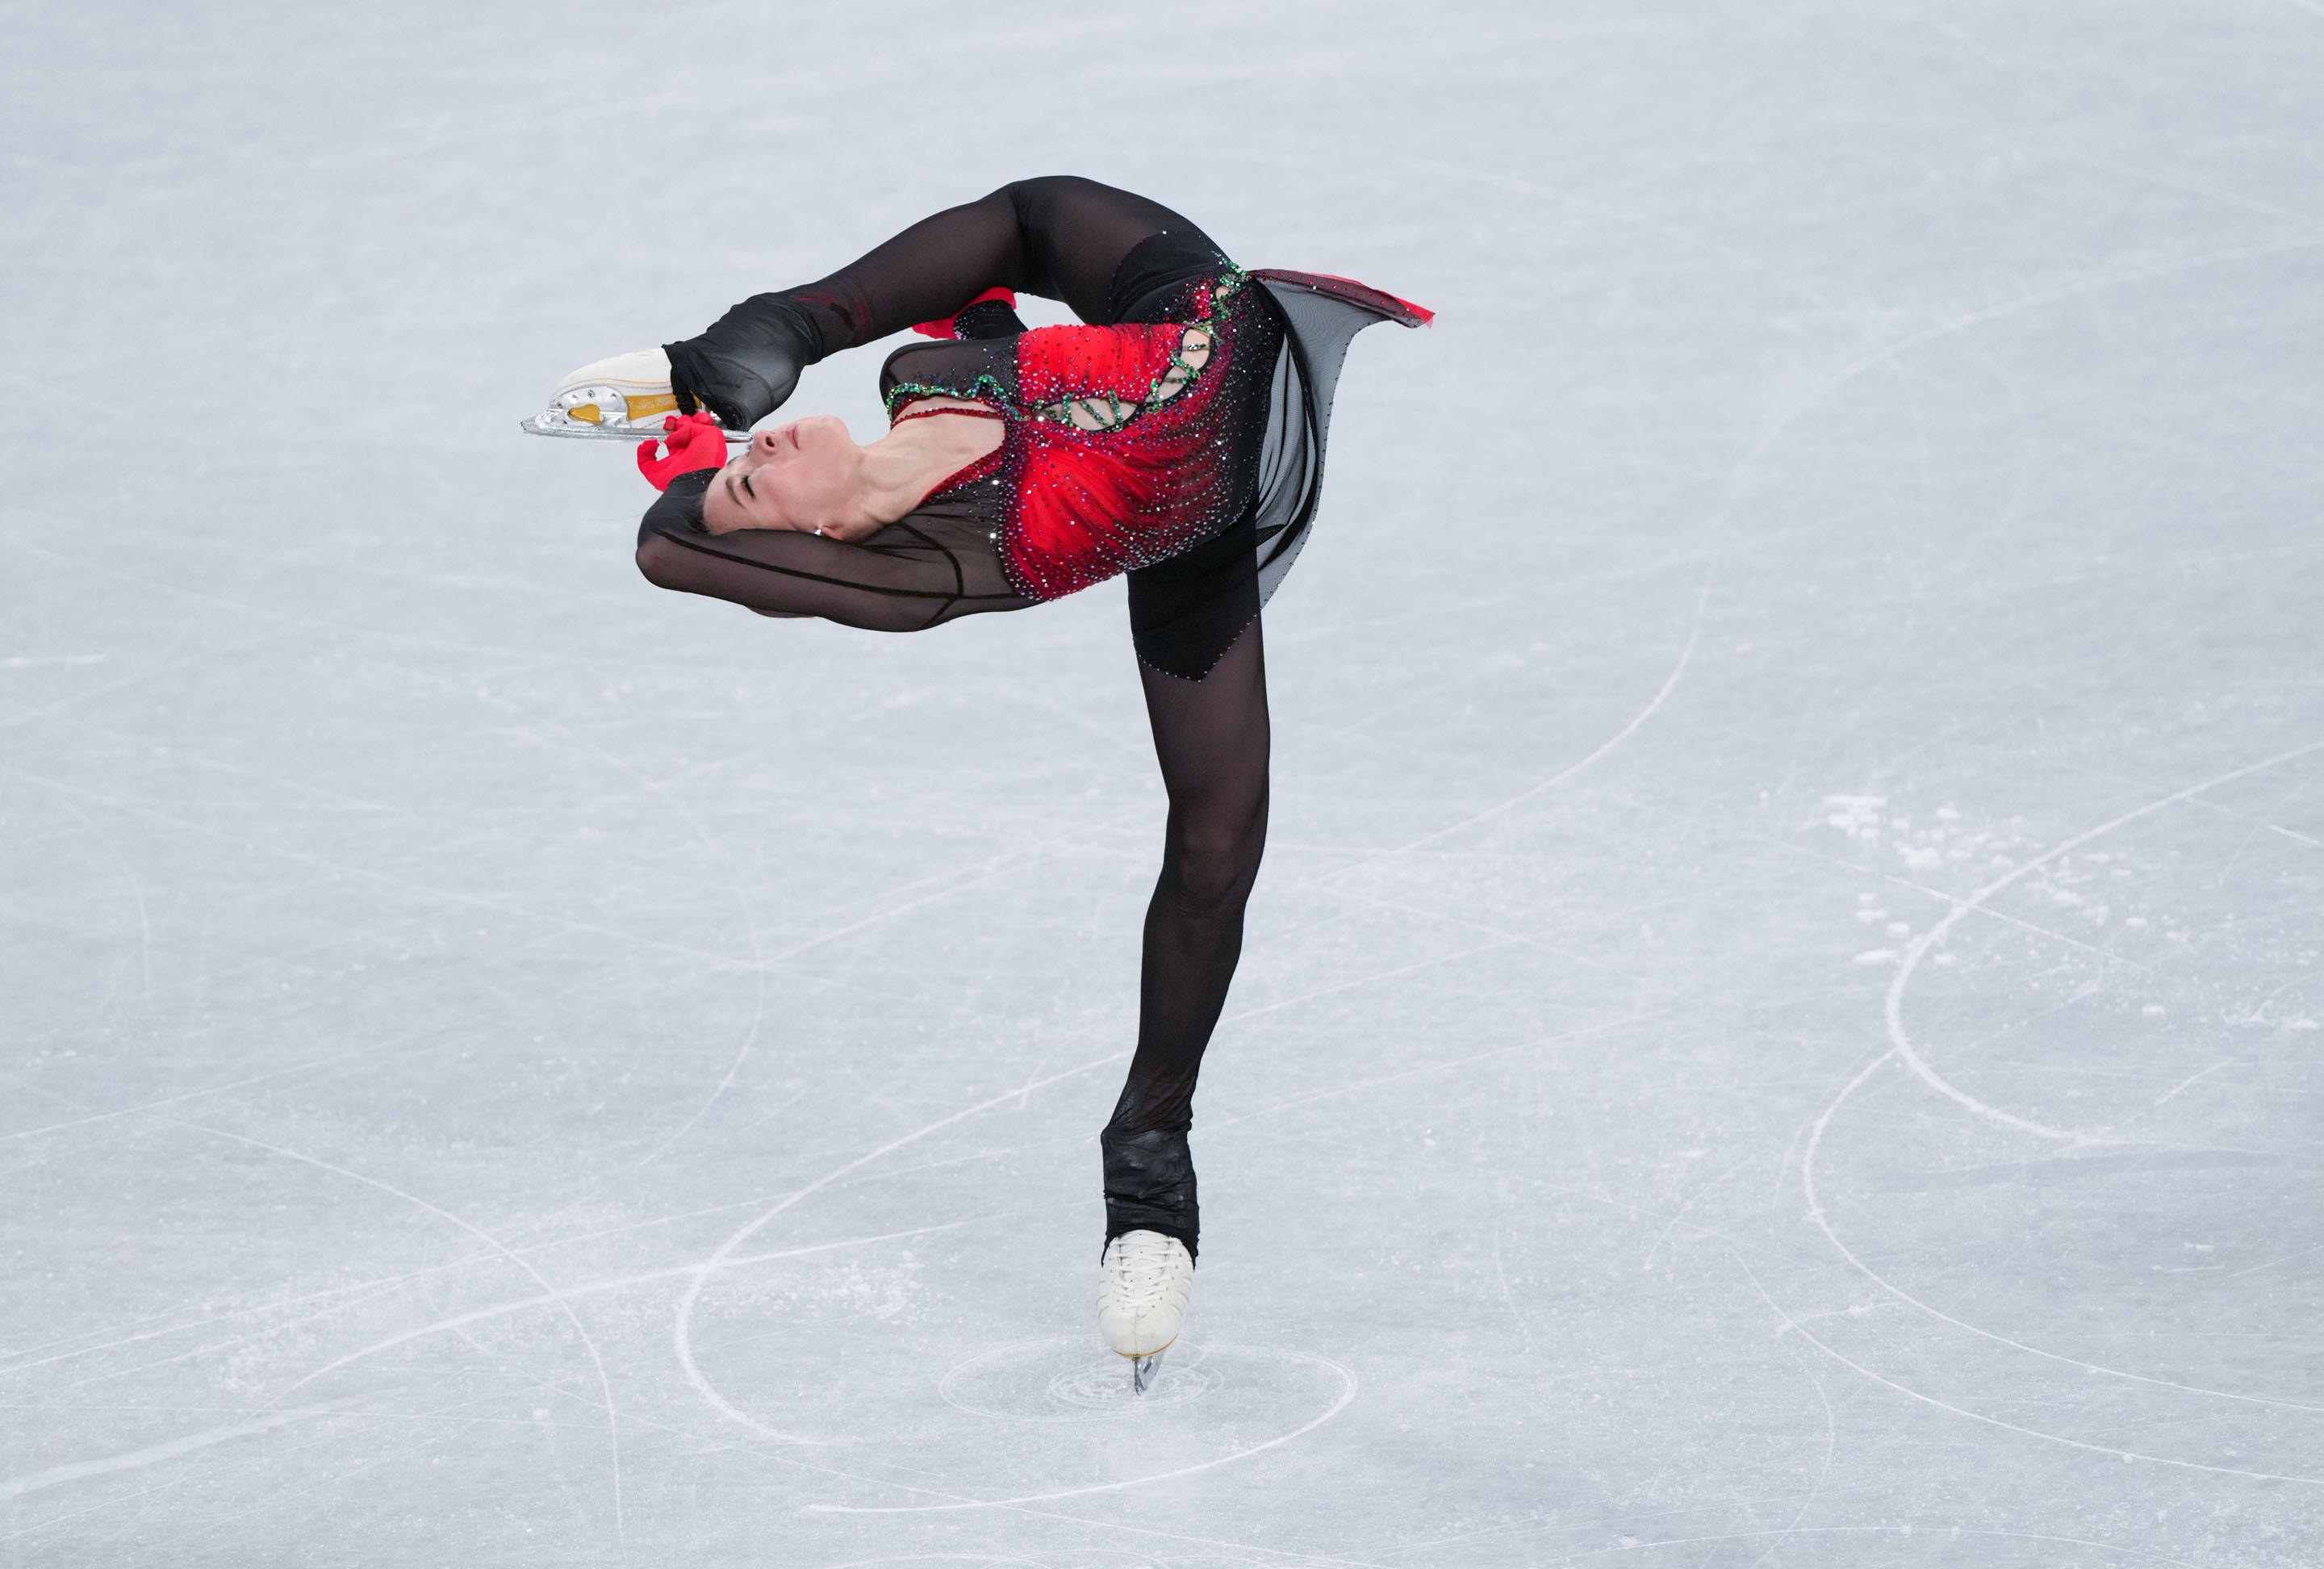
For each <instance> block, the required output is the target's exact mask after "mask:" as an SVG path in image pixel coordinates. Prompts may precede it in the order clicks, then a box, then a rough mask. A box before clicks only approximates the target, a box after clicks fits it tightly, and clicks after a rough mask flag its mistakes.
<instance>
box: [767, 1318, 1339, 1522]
mask: <svg viewBox="0 0 2324 1569" xmlns="http://www.w3.org/2000/svg"><path fill="white" fill-rule="evenodd" d="M1059 1344H1062V1342H1060V1343H1059ZM1006 1349H1011V1350H1014V1349H1018V1348H1013V1347H1012V1348H1006ZM1231 1354H1239V1355H1245V1356H1249V1357H1251V1358H1252V1359H1253V1360H1255V1361H1280V1362H1288V1363H1299V1364H1304V1365H1305V1366H1307V1367H1310V1368H1313V1369H1315V1370H1317V1371H1323V1372H1326V1373H1329V1374H1330V1375H1332V1376H1333V1377H1334V1378H1336V1379H1337V1380H1339V1382H1340V1389H1339V1394H1338V1396H1337V1398H1334V1399H1333V1402H1332V1404H1331V1405H1330V1406H1329V1407H1327V1408H1326V1409H1325V1410H1324V1411H1323V1413H1322V1414H1321V1415H1319V1416H1316V1417H1311V1418H1309V1419H1308V1420H1307V1421H1306V1422H1305V1423H1302V1424H1301V1425H1300V1426H1297V1427H1295V1428H1293V1429H1292V1430H1291V1431H1290V1432H1288V1433H1284V1434H1280V1435H1277V1436H1276V1437H1273V1438H1269V1439H1268V1440H1266V1441H1265V1442H1263V1443H1259V1444H1251V1445H1250V1446H1249V1447H1247V1448H1243V1449H1239V1450H1237V1451H1235V1452H1234V1453H1233V1454H1222V1455H1218V1456H1216V1457H1215V1458H1213V1459H1210V1460H1205V1461H1201V1462H1198V1463H1195V1464H1193V1465H1184V1466H1179V1467H1177V1468H1176V1470H1172V1471H1163V1472H1154V1473H1152V1474H1150V1475H1147V1476H1133V1477H1125V1478H1123V1479H1122V1480H1120V1481H1107V1482H1099V1483H1096V1484H1094V1485H1093V1486H1089V1487H1074V1488H1060V1489H1057V1490H1055V1491H1049V1492H1036V1493H1024V1494H1020V1495H1019V1496H1017V1497H1014V1498H1004V1499H964V1500H960V1501H958V1502H948V1503H930V1504H897V1505H890V1506H887V1507H872V1506H867V1505H859V1504H808V1505H807V1506H805V1508H806V1510H807V1513H810V1514H832V1515H923V1514H941V1513H945V1512H949V1511H954V1510H960V1509H1016V1508H1019V1507H1020V1506H1022V1505H1026V1504H1038V1503H1050V1502H1054V1501H1055V1500H1058V1499H1069V1498H1087V1497H1090V1496H1091V1495H1093V1494H1095V1493H1107V1492H1120V1491H1122V1490H1123V1489H1125V1488H1133V1487H1150V1486H1152V1485H1153V1484H1154V1483H1156V1482H1159V1481H1174V1480H1176V1478H1179V1477H1182V1476H1194V1475H1197V1474H1199V1473H1201V1472H1206V1471H1215V1470H1217V1469H1218V1468H1219V1467H1220V1466H1222V1465H1231V1464H1233V1463H1235V1462H1237V1461H1240V1460H1248V1459H1249V1458H1250V1457H1251V1456H1252V1455H1254V1454H1265V1453H1266V1452H1267V1451H1268V1450H1270V1449H1276V1448H1279V1447H1281V1446H1282V1445H1284V1444H1288V1443H1290V1442H1291V1441H1292V1440H1293V1439H1295V1438H1299V1437H1302V1436H1304V1435H1306V1434H1309V1433H1312V1432H1314V1430H1315V1429H1316V1428H1318V1427H1321V1426H1323V1424H1324V1423H1326V1422H1329V1421H1330V1420H1331V1419H1332V1418H1333V1417H1336V1416H1338V1415H1339V1414H1340V1413H1341V1412H1342V1411H1344V1410H1346V1409H1347V1408H1348V1406H1349V1404H1350V1403H1351V1401H1353V1400H1354V1399H1355V1398H1356V1392H1357V1390H1358V1389H1359V1388H1360V1385H1359V1384H1358V1382H1357V1380H1356V1375H1355V1374H1354V1373H1353V1372H1352V1371H1350V1370H1349V1369H1347V1368H1346V1367H1344V1366H1342V1364H1340V1363H1338V1362H1335V1361H1332V1360H1331V1359H1330V1358H1329V1357H1321V1356H1315V1355H1314V1354H1312V1353H1310V1352H1289V1351H1264V1352H1262V1351H1257V1350H1252V1351H1248V1352H1234V1353H1230V1352H1228V1351H1227V1350H1226V1349H1225V1348H1223V1347H1213V1348H1210V1349H1209V1350H1208V1351H1207V1352H1204V1355H1205V1357H1206V1358H1209V1359H1215V1360H1223V1359H1225V1358H1226V1357H1228V1356H1229V1355H1231ZM1116 1360H1117V1361H1119V1359H1116ZM964 1365H973V1364H964ZM1111 1376H1112V1378H1113V1379H1114V1380H1118V1381H1120V1383H1121V1384H1122V1385H1123V1386H1124V1387H1125V1388H1126V1387H1127V1384H1128V1380H1127V1379H1125V1378H1123V1376H1122V1372H1121V1370H1120V1369H1119V1368H1116V1369H1114V1370H1111ZM1169 1377H1170V1371H1169V1368H1168V1365H1167V1364H1166V1365H1165V1367H1164V1369H1163V1371H1162V1374H1161V1382H1160V1383H1158V1384H1157V1389H1160V1388H1162V1387H1164V1386H1165V1385H1167V1382H1168V1380H1169ZM1152 1398H1153V1397H1152V1396H1151V1395H1148V1397H1147V1399H1148V1401H1149V1402H1150V1401H1151V1399H1152ZM1125 1408H1126V1409H1129V1410H1135V1409H1137V1407H1131V1406H1128V1405H1127V1402H1125ZM1010 1419H1011V1420H1017V1419H1019V1418H1017V1417H1014V1416H1013V1415H1012V1416H1011V1417H1010ZM891 1485H902V1484H891Z"/></svg>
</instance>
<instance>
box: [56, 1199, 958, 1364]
mask: <svg viewBox="0 0 2324 1569" xmlns="http://www.w3.org/2000/svg"><path fill="white" fill-rule="evenodd" d="M990 1218H991V1217H989V1216H977V1217H973V1218H972V1219H969V1220H964V1221H945V1223H942V1224H941V1225H933V1226H914V1227H912V1228H911V1229H910V1230H909V1231H903V1232H882V1233H881V1234H880V1235H878V1236H876V1237H845V1238H843V1239H841V1240H840V1241H835V1242H810V1243H808V1244H807V1246H805V1247H799V1248H782V1249H779V1250H777V1251H774V1252H771V1253H746V1254H744V1255H743V1256H742V1257H741V1258H739V1259H729V1260H726V1267H727V1268H728V1269H742V1268H745V1267H746V1266H748V1265H752V1264H770V1263H773V1262H775V1261H776V1260H780V1259H797V1258H801V1257H804V1256H805V1255H807V1254H809V1253H832V1252H836V1251H839V1250H840V1249H842V1248H866V1247H870V1246H871V1244H873V1243H874V1242H895V1241H903V1240H904V1239H905V1238H907V1237H925V1236H927V1235H928V1234H929V1233H931V1232H949V1231H955V1230H957V1229H959V1228H960V1227H962V1226H973V1225H980V1224H982V1223H984V1222H985V1221H986V1220H988V1219H990ZM701 1271H702V1266H701V1265H700V1264H673V1265H670V1266H668V1267H667V1268H664V1269H640V1270H636V1271H634V1272H632V1273H631V1274H627V1275H614V1276H611V1277H609V1278H605V1279H602V1280H584V1281H582V1282H581V1283H579V1284H578V1285H575V1286H567V1287H566V1288H564V1289H563V1290H561V1291H558V1292H555V1293H551V1294H544V1295H542V1296H539V1297H518V1298H517V1299H516V1300H515V1301H513V1302H494V1303H491V1304H489V1305H487V1306H483V1307H472V1308H470V1309H468V1311H466V1313H456V1314H454V1315H452V1316H450V1317H449V1318H438V1319H435V1320H432V1321H431V1322H429V1323H427V1324H416V1325H414V1326H413V1327H411V1328H410V1329H406V1330H402V1331H400V1332H398V1333H397V1334H392V1335H389V1336H388V1337H387V1338H386V1339H385V1340H380V1341H374V1342H373V1343H371V1344H369V1345H366V1346H362V1347H359V1348H358V1349H356V1350H355V1351H351V1352H347V1354H346V1355H345V1356H343V1357H340V1358H339V1359H338V1360H337V1361H330V1362H326V1363H324V1364H323V1365H322V1366H321V1367H319V1368H317V1369H316V1370H315V1371H313V1372H311V1373H309V1374H307V1375H306V1376H304V1377H303V1378H301V1379H300V1380H299V1381H298V1382H296V1383H293V1384H288V1385H285V1386H284V1387H283V1388H282V1389H280V1390H278V1391H277V1392H276V1394H275V1397H274V1398H276V1399H278V1400H281V1399H286V1398H289V1397H290V1396H291V1395H292V1394H295V1393H296V1392H297V1391H299V1390H300V1389H303V1388H305V1387H306V1386H307V1385H309V1384H311V1383H313V1382H314V1381H315V1380H318V1379H319V1378H323V1377H325V1376H326V1375H327V1374H330V1373H335V1372H337V1371H339V1370H340V1369H341V1368H344V1367H347V1366H350V1365H352V1364H353V1363H355V1362H359V1361H364V1360H365V1359H366V1358H369V1357H375V1356H377V1355H379V1354H380V1353H381V1352H390V1351H393V1350H394V1349H395V1348H396V1347H397V1346H400V1345H410V1343H412V1342H413V1341H416V1340H426V1339H428V1338H429V1336H430V1335H438V1334H451V1333H452V1332H453V1331H455V1330H458V1329H465V1328H466V1327H467V1326H468V1325H469V1324H483V1323H485V1322H487V1321H489V1320H491V1319H495V1318H507V1317H509V1316H511V1315H514V1314H519V1313H526V1312H530V1310H531V1309H533V1308H536V1307H548V1306H554V1305H556V1304H558V1303H559V1302H570V1301H572V1300H573V1299H574V1298H575V1297H597V1296H604V1295H606V1294H608V1293H611V1292H616V1291H628V1290H631V1289H633V1288H636V1287H640V1286H652V1285H657V1284H659V1283H660V1282H662V1281H664V1280H678V1279H683V1278H686V1277H687V1276H689V1275H697V1274H700V1273H701ZM10 1371H14V1370H10Z"/></svg>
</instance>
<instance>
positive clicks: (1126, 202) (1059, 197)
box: [665, 175, 1220, 429]
mask: <svg viewBox="0 0 2324 1569" xmlns="http://www.w3.org/2000/svg"><path fill="white" fill-rule="evenodd" d="M1166 236H1167V238H1166ZM1148 242H1154V244H1153V245H1151V246H1149V247H1148V252H1147V254H1148V255H1149V256H1152V257H1153V258H1154V259H1155V260H1156V262H1157V264H1158V267H1157V270H1159V271H1167V267H1168V265H1169V263H1171V262H1172V261H1173V260H1176V261H1177V262H1178V264H1179V266H1180V268H1181V270H1183V258H1184V256H1185V254H1194V255H1200V256H1203V257H1209V258H1217V257H1219V256H1220V252H1219V250H1218V247H1217V246H1215V245H1213V244H1212V243H1211V241H1210V239H1209V237H1208V236H1207V235H1204V234H1203V232H1202V230H1200V229H1199V228H1196V227H1195V226H1194V225H1193V224H1192V223H1190V222H1188V221H1187V220H1186V219H1185V218H1184V217H1180V216H1179V215H1178V214H1176V213H1175V212H1172V211H1171V210H1170V209H1169V208H1166V207H1164V206H1162V205H1161V204H1160V203H1159V202H1154V201H1148V199H1146V198H1144V197H1142V196H1133V195H1131V194H1130V192H1129V191H1126V190H1116V189H1113V188H1112V187H1111V186H1106V185H1100V184H1098V183H1097V182H1096V181H1095V180H1082V179H1078V178H1075V177H1074V176H1070V175H1052V176H1047V177H1045V178H1043V179H1038V180H1017V181H1015V182H1014V183H1012V184H1009V185H1004V186H1002V187H1001V189H999V190H996V191H994V192H993V193H992V194H991V195H990V196H987V197H985V198H982V200H979V201H973V202H968V203H966V204H964V205H963V206H960V207H955V208H947V209H946V210H945V211H943V212H940V213H937V214H936V216H935V217H927V218H923V219H921V220H920V221H919V222H918V223H916V224H914V225H913V226H911V227H910V228H908V229H906V230H905V231H904V232H903V233H902V234H900V235H897V236H896V237H895V238H894V239H891V240H890V241H888V242H887V243H886V244H885V245H880V246H878V247H876V248H875V249H873V250H871V252H869V253H868V254H865V255H863V256H861V257H859V258H857V259H856V260H855V261H853V262H851V263H848V264H847V265H846V266H844V267H843V268H841V269H840V270H839V271H838V272H834V273H832V274H831V275H830V276H829V277H827V278H823V279H818V280H817V281H815V282H813V283H807V284H804V285H801V286H800V287H798V288H795V289H788V290H783V291H778V292H775V293H770V294H756V295H753V296H752V297H751V298H750V299H748V300H743V301H742V303H741V304H740V305H737V306H735V307H734V308H733V309H731V310H729V311H728V312H727V313H726V314H725V315H724V316H722V317H720V318H718V320H717V321H716V322H715V323H714V324H713V325H712V326H711V328H710V329H709V330H708V331H706V332H705V333H703V334H702V335H701V336H699V337H691V338H687V339H685V340H683V341H681V342H678V343H673V344H668V345H665V347H666V348H667V350H668V351H669V361H670V371H671V381H672V389H673V390H674V391H675V392H677V393H678V406H679V407H680V408H682V409H685V410H686V411H688V412H692V411H693V410H694V409H695V408H696V407H697V406H706V407H708V408H709V409H710V410H711V411H712V412H714V413H715V414H716V415H717V416H718V418H719V420H720V422H721V423H723V424H724V425H725V426H726V427H727V428H728V429H742V428H743V427H745V426H749V425H752V424H754V423H756V422H757V421H758V420H760V419H761V418H762V417H763V416H764V415H766V414H767V413H769V412H770V411H772V410H774V409H775V408H777V407H778V406H779V405H780V404H781V402H782V401H783V400H784V399H786V398H788V397H789V396H790V392H791V389H792V387H793V386H795V385H796V384H797V383H798V374H799V372H800V370H802V369H803V368H804V367H806V366H807V365H813V364H815V363H816V361H818V360H820V359H822V358H823V357H824V356H825V355H829V354H835V353H837V352H838V351H839V350H841V349H843V348H853V347H855V346H858V345H861V344H866V343H870V342H871V341H872V340H873V339H875V338H881V337H886V336H887V335H888V334H890V333H891V332H897V331H899V330H901V329H902V328H907V327H909V326H911V325H912V324H913V323H915V322H919V321H929V320H935V319H938V318H946V317H950V316H951V315H953V314H954V312H955V311H957V310H959V309H961V308H962V307H964V306H965V305H966V304H967V303H968V302H969V301H970V300H973V299H974V298H975V297H976V296H977V295H979V294H981V293H982V292H983V291H985V290H987V289H991V288H1009V289H1015V290H1018V291H1020V292H1023V293H1027V294H1039V295H1045V296H1047V298H1049V299H1052V300H1063V301H1064V302H1065V304H1066V305H1068V306H1070V307H1071V308H1072V309H1073V310H1074V313H1075V314H1076V315H1078V316H1080V317H1081V318H1083V319H1084V321H1090V322H1098V323H1104V322H1110V321H1113V320H1116V319H1118V318H1119V316H1120V312H1121V311H1122V310H1123V309H1126V308H1128V307H1129V306H1130V304H1131V303H1132V302H1133V300H1135V298H1136V294H1137V293H1138V292H1139V291H1138V289H1137V283H1138V281H1139V274H1140V272H1142V271H1143V269H1140V268H1131V269H1128V270H1126V271H1125V269H1124V268H1123V266H1122V263H1124V261H1125V260H1127V259H1129V258H1130V254H1131V253H1132V252H1133V251H1137V250H1138V249H1139V247H1140V246H1141V245H1148ZM1118 274H1119V276H1118Z"/></svg>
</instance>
